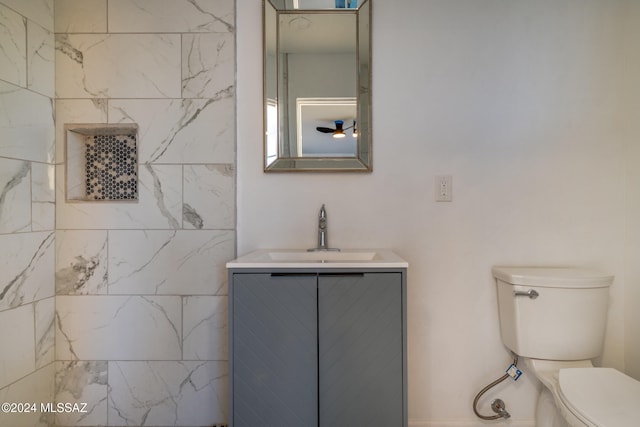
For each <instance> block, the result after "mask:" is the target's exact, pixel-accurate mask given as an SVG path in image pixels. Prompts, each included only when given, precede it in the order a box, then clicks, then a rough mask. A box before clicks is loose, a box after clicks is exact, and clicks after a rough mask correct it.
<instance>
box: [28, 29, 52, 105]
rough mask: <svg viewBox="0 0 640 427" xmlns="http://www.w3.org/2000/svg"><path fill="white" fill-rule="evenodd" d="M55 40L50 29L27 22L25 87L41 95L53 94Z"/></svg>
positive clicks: (50, 95) (49, 95)
mask: <svg viewBox="0 0 640 427" xmlns="http://www.w3.org/2000/svg"><path fill="white" fill-rule="evenodd" d="M54 57H55V41H54V36H53V33H52V32H51V31H47V30H46V29H44V28H42V27H41V26H40V25H38V24H36V23H34V22H32V21H29V22H28V23H27V70H28V74H27V87H28V88H29V89H31V90H34V91H36V92H39V93H41V94H43V95H46V96H48V97H51V98H53V97H54V96H55V87H54V84H55V65H54Z"/></svg>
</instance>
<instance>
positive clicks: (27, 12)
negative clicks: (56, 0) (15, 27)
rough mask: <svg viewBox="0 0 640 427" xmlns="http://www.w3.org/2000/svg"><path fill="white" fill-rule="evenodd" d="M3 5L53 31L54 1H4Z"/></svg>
mask: <svg viewBox="0 0 640 427" xmlns="http://www.w3.org/2000/svg"><path fill="white" fill-rule="evenodd" d="M2 3H4V4H5V5H7V6H9V7H10V8H11V9H13V10H15V11H16V12H18V13H19V14H21V15H22V16H26V17H27V18H28V19H30V20H33V21H35V22H37V23H38V25H41V26H42V27H44V28H46V29H47V30H49V31H53V0H30V1H25V0H2Z"/></svg>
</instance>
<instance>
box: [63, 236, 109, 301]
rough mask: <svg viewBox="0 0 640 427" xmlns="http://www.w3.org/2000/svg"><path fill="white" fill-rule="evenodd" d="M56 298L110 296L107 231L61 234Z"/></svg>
mask: <svg viewBox="0 0 640 427" xmlns="http://www.w3.org/2000/svg"><path fill="white" fill-rule="evenodd" d="M56 254H57V256H56V295H83V294H88V295H95V294H106V293H107V231H106V230H58V231H57V233H56Z"/></svg>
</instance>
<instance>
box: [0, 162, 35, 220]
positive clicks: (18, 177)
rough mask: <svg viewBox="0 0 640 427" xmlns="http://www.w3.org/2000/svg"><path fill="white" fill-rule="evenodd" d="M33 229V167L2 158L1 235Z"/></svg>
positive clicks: (0, 173) (0, 168)
mask: <svg viewBox="0 0 640 427" xmlns="http://www.w3.org/2000/svg"><path fill="white" fill-rule="evenodd" d="M30 228H31V166H30V164H29V162H23V161H20V160H11V159H3V158H0V233H15V232H18V231H28V230H30Z"/></svg>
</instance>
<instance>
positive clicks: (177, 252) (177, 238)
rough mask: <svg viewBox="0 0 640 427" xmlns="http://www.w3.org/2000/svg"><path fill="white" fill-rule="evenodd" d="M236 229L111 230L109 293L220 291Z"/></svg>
mask: <svg viewBox="0 0 640 427" xmlns="http://www.w3.org/2000/svg"><path fill="white" fill-rule="evenodd" d="M234 246H235V242H234V233H233V231H224V230H206V231H195V230H175V231H163V230H135V231H134V230H132V231H117V230H111V231H109V294H141V295H221V294H226V293H227V286H226V284H227V276H226V269H225V267H224V264H225V262H226V261H227V260H229V259H232V258H233V254H234Z"/></svg>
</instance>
